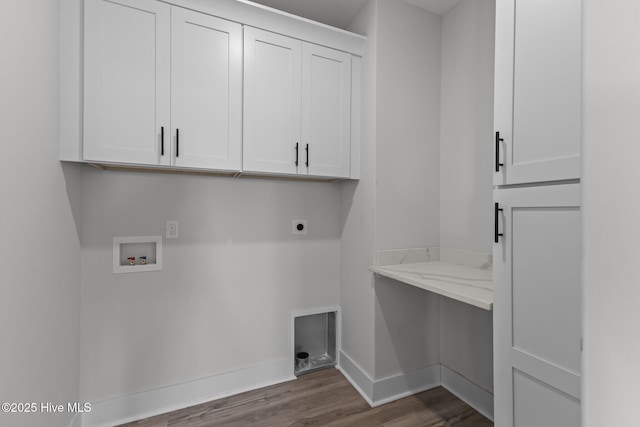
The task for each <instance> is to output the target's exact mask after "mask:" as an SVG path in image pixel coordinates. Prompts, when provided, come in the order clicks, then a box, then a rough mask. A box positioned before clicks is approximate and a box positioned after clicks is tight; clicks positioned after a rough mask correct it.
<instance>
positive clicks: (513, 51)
mask: <svg viewBox="0 0 640 427" xmlns="http://www.w3.org/2000/svg"><path fill="white" fill-rule="evenodd" d="M581 10H582V2H581V0H557V1H540V0H498V1H497V3H496V62H495V118H494V127H495V128H494V131H495V134H494V138H495V144H494V145H495V149H496V153H495V160H494V161H495V163H496V164H495V168H494V170H496V171H495V173H494V184H495V185H509V184H520V183H530V182H542V181H555V180H566V179H577V178H580V139H581V102H582V99H581V87H582V81H581V51H582V43H581V36H582V24H581V22H582V12H581Z"/></svg>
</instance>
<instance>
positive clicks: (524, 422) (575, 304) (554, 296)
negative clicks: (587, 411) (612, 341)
mask: <svg viewBox="0 0 640 427" xmlns="http://www.w3.org/2000/svg"><path fill="white" fill-rule="evenodd" d="M494 201H495V202H496V203H497V204H498V205H497V208H498V209H502V210H500V211H498V210H496V214H497V221H496V227H497V230H496V238H497V239H498V241H499V242H498V243H495V244H494V250H493V257H494V373H495V374H494V375H495V377H494V379H495V381H494V382H495V387H494V392H495V395H494V399H495V401H494V403H495V423H496V425H498V426H515V427H529V426H531V427H539V426H545V427H572V426H573V427H579V426H580V373H581V366H580V359H581V336H582V331H581V309H580V307H581V288H580V265H581V261H580V258H581V238H580V227H581V225H580V224H581V215H580V185H579V184H571V185H553V186H545V187H530V188H514V189H501V190H495V192H494ZM498 233H501V234H502V236H498V235H497V234H498Z"/></svg>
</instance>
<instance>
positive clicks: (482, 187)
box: [440, 0, 495, 253]
mask: <svg viewBox="0 0 640 427" xmlns="http://www.w3.org/2000/svg"><path fill="white" fill-rule="evenodd" d="M494 32H495V0H462V1H461V2H460V3H459V4H458V5H457V6H456V7H455V8H453V9H452V10H451V11H449V12H448V13H447V14H446V15H445V16H444V17H443V18H442V96H441V104H440V105H441V122H440V123H441V130H440V132H441V145H440V245H441V246H442V247H445V248H455V249H465V250H468V251H477V252H484V253H491V251H492V243H491V242H492V240H491V238H492V236H491V232H492V230H493V214H492V212H493V211H492V206H493V205H492V202H491V201H492V199H493V195H492V190H493V183H492V169H491V166H492V165H493V163H492V162H491V157H492V155H493V150H492V145H491V142H492V139H491V135H492V131H493V62H494V50H495V48H494Z"/></svg>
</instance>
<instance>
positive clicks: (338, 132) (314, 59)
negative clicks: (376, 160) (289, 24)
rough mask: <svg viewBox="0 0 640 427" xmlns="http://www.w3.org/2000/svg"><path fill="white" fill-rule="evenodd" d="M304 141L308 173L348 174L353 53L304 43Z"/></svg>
mask: <svg viewBox="0 0 640 427" xmlns="http://www.w3.org/2000/svg"><path fill="white" fill-rule="evenodd" d="M302 143H303V144H304V148H305V162H304V165H305V166H307V168H306V171H305V170H304V169H303V171H305V172H307V173H308V174H309V175H316V176H334V177H342V178H348V177H349V172H350V154H351V152H350V150H351V55H349V54H348V53H345V52H340V51H337V50H334V49H329V48H326V47H322V46H318V45H314V44H311V43H303V44H302Z"/></svg>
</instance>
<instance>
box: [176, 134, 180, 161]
mask: <svg viewBox="0 0 640 427" xmlns="http://www.w3.org/2000/svg"><path fill="white" fill-rule="evenodd" d="M176 157H180V129H176Z"/></svg>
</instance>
